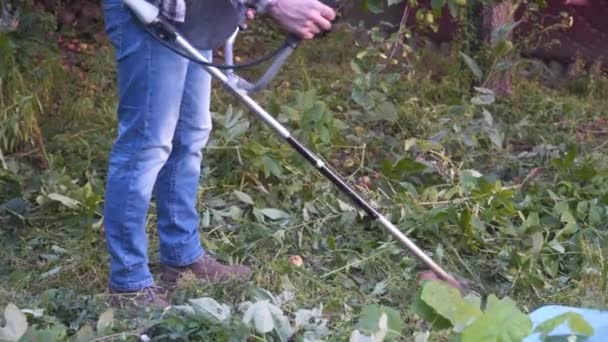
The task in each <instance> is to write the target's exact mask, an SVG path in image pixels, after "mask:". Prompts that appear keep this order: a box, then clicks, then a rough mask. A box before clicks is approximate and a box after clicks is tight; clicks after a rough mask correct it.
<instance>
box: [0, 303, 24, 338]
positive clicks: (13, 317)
mask: <svg viewBox="0 0 608 342" xmlns="http://www.w3.org/2000/svg"><path fill="white" fill-rule="evenodd" d="M4 321H5V322H6V325H5V326H3V327H0V341H8V342H13V341H19V339H20V338H21V337H22V336H23V335H24V334H25V332H26V331H27V327H28V324H27V317H25V314H23V312H21V310H19V308H18V307H17V306H16V305H15V304H13V303H9V304H8V305H7V306H6V308H4Z"/></svg>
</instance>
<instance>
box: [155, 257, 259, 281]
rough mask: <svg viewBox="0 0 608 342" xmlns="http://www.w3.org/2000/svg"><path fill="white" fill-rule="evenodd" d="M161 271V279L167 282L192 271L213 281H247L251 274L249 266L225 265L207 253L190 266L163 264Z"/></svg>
mask: <svg viewBox="0 0 608 342" xmlns="http://www.w3.org/2000/svg"><path fill="white" fill-rule="evenodd" d="M161 272H162V273H161V280H163V281H165V282H167V283H175V282H177V280H178V279H179V277H180V276H181V275H182V274H184V273H186V272H192V273H193V274H194V275H195V276H196V278H198V279H200V280H203V281H208V282H213V283H217V282H226V281H231V280H238V281H246V280H247V279H249V277H250V276H251V270H250V269H249V268H248V267H247V266H242V265H234V266H227V265H223V264H221V263H219V262H217V260H215V259H214V258H213V257H211V256H209V255H207V254H205V255H203V256H202V257H201V258H200V259H198V260H197V261H195V262H194V263H193V264H190V265H188V266H182V267H173V266H166V265H162V267H161Z"/></svg>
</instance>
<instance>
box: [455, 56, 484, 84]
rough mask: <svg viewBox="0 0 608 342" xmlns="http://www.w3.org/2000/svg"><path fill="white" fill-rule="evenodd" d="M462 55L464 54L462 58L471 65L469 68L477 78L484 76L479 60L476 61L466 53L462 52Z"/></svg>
mask: <svg viewBox="0 0 608 342" xmlns="http://www.w3.org/2000/svg"><path fill="white" fill-rule="evenodd" d="M460 56H462V59H463V60H464V62H465V64H466V65H467V66H468V67H469V69H471V71H472V72H473V75H475V77H477V79H481V78H482V77H483V72H482V71H481V68H480V67H479V65H478V64H477V62H475V60H473V58H471V57H469V56H468V55H466V54H465V53H462V52H460Z"/></svg>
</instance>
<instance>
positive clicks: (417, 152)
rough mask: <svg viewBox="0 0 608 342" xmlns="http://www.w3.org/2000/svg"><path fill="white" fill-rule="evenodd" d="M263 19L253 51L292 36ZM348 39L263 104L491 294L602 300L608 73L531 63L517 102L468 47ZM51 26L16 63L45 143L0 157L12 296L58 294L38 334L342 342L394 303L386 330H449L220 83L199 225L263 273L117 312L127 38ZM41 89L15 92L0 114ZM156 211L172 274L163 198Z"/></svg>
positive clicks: (342, 200) (3, 289) (404, 271)
mask: <svg viewBox="0 0 608 342" xmlns="http://www.w3.org/2000/svg"><path fill="white" fill-rule="evenodd" d="M260 30H261V29H260ZM262 32H264V33H267V35H261V36H254V34H253V33H249V34H245V35H244V36H243V37H242V40H241V41H240V43H239V44H240V45H239V46H238V47H237V49H240V50H239V51H243V50H245V49H246V48H247V47H248V46H251V45H256V46H277V44H278V43H279V42H280V41H279V40H277V37H276V35H274V33H273V32H269V31H263V30H262ZM353 37H354V35H352V34H351V33H350V32H349V31H348V30H346V29H345V28H343V29H341V30H337V31H336V32H334V33H333V34H332V35H330V36H328V37H326V38H324V39H322V40H319V41H314V42H307V43H305V44H303V45H302V46H301V47H300V48H299V49H298V50H297V51H296V53H295V54H294V55H293V56H292V58H291V59H290V61H289V63H288V64H287V65H286V66H285V68H284V69H283V70H282V72H281V73H280V74H279V76H278V77H277V78H276V79H275V80H274V81H273V83H272V85H271V86H270V87H269V88H268V89H267V90H265V91H264V92H262V93H260V94H257V95H256V96H255V98H256V99H257V100H258V101H259V102H260V103H261V104H262V105H263V106H264V107H265V108H267V109H268V110H269V112H271V113H272V114H274V115H276V116H277V117H278V118H280V120H281V122H283V123H284V124H285V126H286V127H288V128H289V129H290V130H291V131H293V133H294V136H295V137H297V139H299V140H300V141H302V142H303V143H305V144H306V145H307V146H309V147H310V148H311V149H312V150H313V151H315V152H316V153H318V154H319V155H321V156H323V157H324V158H325V159H326V160H327V161H328V163H329V164H330V165H331V166H332V167H333V168H334V169H336V170H337V171H338V172H339V173H340V174H342V175H343V176H344V177H345V178H346V179H347V180H348V181H349V182H350V183H351V184H353V186H354V187H355V188H356V189H357V191H359V192H360V193H361V194H362V196H364V197H365V198H366V199H368V200H369V201H370V202H371V203H372V204H373V205H374V206H376V207H377V208H378V209H379V210H380V211H381V212H382V213H385V214H386V215H387V217H388V218H389V219H390V220H391V221H392V222H394V223H395V224H396V225H398V227H399V228H400V229H402V230H403V232H404V233H406V234H408V236H410V237H411V238H412V239H414V241H415V242H416V243H417V244H419V245H420V246H421V247H422V248H423V249H424V250H425V251H426V252H428V253H429V254H430V255H431V256H432V257H433V258H434V259H435V260H436V261H437V262H439V263H440V264H441V265H443V266H444V267H445V268H446V269H448V270H449V271H450V272H452V273H453V274H455V275H456V276H458V277H460V278H463V279H467V280H468V281H469V284H470V285H471V287H472V289H474V290H475V291H476V292H478V293H479V294H480V295H481V296H482V297H483V298H484V301H485V299H486V298H487V297H488V296H490V295H496V296H497V297H498V298H503V297H506V296H508V297H510V298H512V299H513V300H514V302H515V303H516V306H517V308H518V310H521V312H524V313H527V312H529V311H531V310H533V309H535V308H537V307H538V306H539V305H542V304H544V303H564V304H571V305H582V306H586V307H603V306H605V303H606V294H607V292H606V279H607V277H606V276H607V274H608V273H607V270H608V267H607V266H606V265H607V264H606V262H605V255H606V254H605V253H606V252H605V248H604V245H605V242H604V239H605V234H606V233H605V232H606V228H608V226H607V225H608V224H607V223H606V222H608V220H607V217H608V190H607V189H608V173H607V171H606V170H607V169H608V159H607V158H606V155H605V152H606V150H607V149H606V143H605V141H606V140H605V139H606V136H607V135H608V129H607V127H608V124H607V121H606V120H607V119H606V118H608V115H607V114H606V108H607V106H606V105H607V104H608V102H607V97H606V94H608V92H607V89H608V88H606V85H607V84H608V83H607V81H606V79H605V78H604V76H603V75H601V74H599V73H592V72H584V71H581V72H580V73H579V74H578V75H574V76H572V78H570V79H568V80H565V81H561V82H552V87H548V86H547V84H546V83H544V81H543V80H544V79H545V78H546V74H545V72H544V71H543V70H542V68H538V66H537V64H535V62H534V61H526V60H521V63H520V64H521V65H523V66H525V67H520V68H516V69H514V70H513V72H514V73H515V75H516V76H515V77H514V85H513V95H512V96H511V97H509V98H498V99H496V98H494V97H493V96H492V95H491V94H489V93H488V92H487V90H485V89H479V88H477V89H475V88H473V87H472V86H471V85H473V86H475V85H476V84H475V82H476V81H475V78H474V77H473V75H472V74H471V72H470V70H469V68H467V64H466V63H465V62H463V59H462V55H460V54H459V53H458V51H459V50H458V49H459V46H458V44H454V45H453V46H452V51H450V52H449V54H448V55H442V54H440V53H438V52H434V51H432V50H423V51H422V50H421V51H417V52H416V53H412V54H410V55H409V56H408V57H407V58H405V59H400V60H399V61H398V63H397V64H395V65H393V64H390V63H389V64H388V65H387V66H386V67H385V68H383V69H381V70H380V71H378V69H375V68H376V67H377V66H379V65H380V63H384V62H385V60H384V59H383V58H382V56H380V55H377V54H375V52H377V50H375V49H369V50H367V49H365V48H363V47H359V46H357V44H355V43H356V42H355V41H354V38H353ZM98 38H99V37H98ZM66 40H67V41H68V45H69V44H70V43H71V44H72V45H74V46H75V45H76V43H79V42H73V41H72V40H70V38H68V37H64V38H63V42H64V43H61V45H65V41H66ZM56 41H57V37H55V36H47V39H46V40H45V39H40V40H36V41H33V42H32V41H30V42H28V43H27V44H25V43H23V44H22V45H18V46H17V47H16V49H17V50H14V51H26V49H27V51H30V52H31V51H38V54H36V53H31V54H29V55H27V56H25V57H24V56H23V55H19V56H20V58H21V59H19V60H18V63H16V65H18V66H17V67H15V69H11V70H12V73H11V72H9V75H13V77H6V78H5V79H6V80H7V82H9V81H10V82H18V81H16V79H18V77H14V76H15V75H21V76H22V79H23V82H26V83H27V82H29V83H27V84H26V86H24V88H23V89H25V90H29V91H31V92H32V93H33V94H34V95H35V96H36V97H35V98H36V100H37V101H38V105H39V106H38V107H39V108H40V110H39V113H38V116H37V120H38V121H37V125H38V126H39V127H40V129H41V132H42V136H43V137H44V146H45V150H44V151H45V154H46V158H45V156H44V154H43V153H41V149H40V148H39V147H40V146H38V145H36V141H35V142H34V144H33V146H38V148H31V149H30V151H34V152H27V151H28V148H27V147H28V146H30V145H26V146H25V147H24V148H22V149H21V150H19V151H14V152H12V153H6V154H4V155H0V159H1V164H0V165H1V166H2V167H1V168H0V203H1V204H0V227H1V228H0V237H1V239H2V245H3V248H2V249H1V250H0V259H1V260H2V263H0V307H5V306H7V305H8V304H9V303H14V304H15V305H16V306H17V307H18V308H20V309H30V310H36V309H44V311H43V312H42V313H41V314H39V315H38V314H36V311H29V312H28V313H27V315H28V316H27V317H28V328H29V329H30V330H29V331H28V334H29V336H30V340H44V339H43V338H42V337H40V336H42V334H47V337H48V336H61V338H62V339H67V340H73V339H78V338H80V340H83V341H84V340H97V341H101V340H112V339H113V338H120V337H121V336H124V337H128V338H130V339H131V340H137V336H140V335H142V334H146V335H147V336H148V337H150V338H153V339H156V340H167V339H177V340H179V339H181V340H186V339H190V340H197V339H198V340H205V339H206V340H209V339H211V340H228V338H229V336H249V337H248V338H249V340H251V341H264V340H277V341H278V340H280V337H281V336H283V337H285V336H287V335H290V334H291V333H294V331H293V330H290V329H295V328H296V327H297V328H298V329H300V330H299V331H298V332H295V335H294V336H298V338H299V339H295V340H303V338H304V336H306V337H307V338H308V340H310V341H312V340H315V338H319V339H324V340H331V341H334V340H335V341H342V340H348V339H349V338H350V337H351V336H352V334H353V331H355V330H358V331H360V332H361V334H366V335H371V334H372V333H374V332H377V331H378V330H382V329H380V328H381V326H382V324H381V322H382V319H381V317H382V313H386V314H387V317H388V323H387V324H388V328H389V330H391V331H390V333H391V334H393V335H392V336H389V338H396V339H398V340H403V341H410V340H416V341H422V340H424V339H425V338H428V339H429V340H432V341H435V340H437V341H440V340H448V339H449V337H448V336H451V335H452V334H453V333H454V332H453V331H452V330H451V329H447V330H442V331H433V332H432V333H431V334H430V335H429V336H427V335H426V333H427V331H428V329H429V327H430V326H431V324H432V322H429V321H428V320H425V319H423V318H424V317H423V315H421V314H420V307H418V309H416V308H415V305H413V304H415V303H418V304H419V303H420V302H419V301H416V299H417V298H418V297H419V293H418V291H419V288H420V287H419V286H418V284H417V283H416V281H415V279H416V273H417V272H419V271H421V270H423V268H422V265H421V264H420V263H419V262H418V261H417V260H416V259H415V258H413V256H412V255H411V254H410V253H408V251H407V250H404V249H403V248H401V247H400V245H399V244H397V243H396V242H395V241H394V240H392V239H390V238H389V236H388V234H387V233H386V232H385V231H383V228H382V226H380V225H378V224H377V223H375V222H373V221H372V220H370V219H369V218H367V217H366V216H365V215H364V214H363V212H361V211H360V210H359V209H358V208H356V207H355V206H354V205H353V204H352V203H351V202H349V200H348V198H346V197H344V196H343V195H342V194H341V193H340V192H338V191H337V189H336V188H335V187H334V186H333V185H332V184H331V183H330V182H329V181H328V180H327V179H325V178H323V177H322V176H321V175H320V174H319V173H318V172H317V171H316V170H315V169H314V168H313V167H311V166H310V165H308V164H307V163H306V162H305V161H304V160H303V159H302V158H301V157H300V156H299V155H298V154H297V153H296V152H295V151H294V150H292V149H291V148H290V147H289V146H288V145H286V144H285V143H284V142H282V141H281V140H280V139H279V138H278V137H277V136H276V135H275V134H274V132H273V131H271V130H270V129H269V128H268V127H266V126H265V125H264V124H263V122H262V121H261V120H259V119H258V118H256V117H255V116H254V115H253V113H250V112H248V111H246V110H245V109H244V108H243V107H242V106H241V105H240V104H238V103H237V102H236V101H234V99H233V98H231V97H230V95H229V94H228V93H226V92H225V90H223V89H222V88H221V87H216V88H215V90H214V93H213V111H214V132H213V137H212V139H211V141H210V142H209V145H208V146H207V148H206V149H205V151H204V155H205V161H204V163H203V165H202V166H201V167H202V168H203V175H204V176H203V179H202V180H201V183H200V187H199V194H200V204H199V211H200V214H201V227H200V229H201V233H202V238H203V242H204V244H205V247H206V248H208V249H209V250H213V251H214V252H216V253H217V255H218V257H219V258H220V259H222V260H224V261H226V262H243V263H245V264H248V265H250V266H251V267H252V268H253V269H254V275H253V278H252V280H251V282H250V283H248V284H244V285H242V284H241V285H238V284H235V285H230V286H224V285H221V286H218V285H213V284H211V285H209V284H199V283H197V282H196V281H194V280H192V279H188V278H185V279H184V280H183V281H182V282H181V283H180V286H179V288H178V289H177V291H176V292H174V293H173V294H172V296H171V299H172V301H173V303H174V304H176V305H182V306H181V307H179V308H178V309H181V310H182V311H177V313H172V312H168V313H164V314H163V313H161V312H154V311H149V310H146V309H144V308H126V309H124V310H118V311H107V310H108V309H107V306H106V304H105V301H104V299H105V291H106V287H107V270H108V267H107V261H108V255H107V252H106V249H105V242H104V239H103V224H102V223H103V217H102V216H101V213H102V210H101V208H102V205H103V188H104V174H105V167H106V161H107V155H108V151H109V148H110V146H111V143H112V139H113V138H114V135H115V133H116V119H115V105H116V89H115V82H114V76H115V71H114V69H113V67H114V65H113V59H112V57H113V56H112V53H113V51H112V49H111V47H110V46H109V45H108V44H107V42H105V41H96V42H93V43H94V44H93V45H92V47H91V46H87V47H86V48H85V49H84V52H82V51H80V52H67V51H66V50H64V49H60V50H57V49H58V48H57V44H56V43H55V42H56ZM87 42H88V41H87ZM28 44H30V45H28ZM336 47H340V48H339V49H338V48H336ZM36 49H37V50H36ZM268 49H270V47H269V48H268ZM71 50H78V49H71ZM81 50H82V49H81ZM11 51H13V50H11ZM362 51H367V52H366V53H363V52H362ZM240 55H241V56H242V58H243V59H247V58H250V57H253V56H251V55H249V54H245V53H240ZM59 56H61V57H59ZM55 57H57V58H56V59H55ZM36 61H38V62H36ZM257 70H259V69H256V70H254V71H257ZM254 71H250V72H248V73H247V74H248V75H250V76H251V75H255V72H254ZM541 74H542V75H541ZM524 75H525V76H524ZM15 84H17V83H15ZM216 84H217V83H216ZM4 92H5V93H6V92H7V90H6V88H5V89H4ZM25 95H26V94H21V93H19V94H12V97H10V98H9V97H6V98H5V99H4V100H3V101H4V102H0V104H2V106H3V107H2V108H1V109H2V111H3V112H0V114H2V115H8V113H9V112H10V106H8V105H7V104H8V103H11V102H9V101H15V103H18V101H17V99H20V100H21V101H23V102H20V103H21V104H23V103H26V101H28V100H29V99H30V98H28V97H26V96H25ZM19 96H21V97H19ZM41 155H42V156H41ZM41 159H43V160H45V161H46V162H48V166H46V164H47V163H40V160H41ZM148 223H149V224H148V231H149V238H150V257H151V259H150V264H151V267H152V268H153V270H157V269H158V265H159V264H158V256H157V243H156V242H157V239H156V234H155V216H154V203H152V207H151V210H150V216H149V221H148ZM300 259H301V265H300V262H299V261H300ZM449 298H452V299H450V300H454V301H456V300H457V299H455V298H454V297H449ZM423 299H424V296H423ZM265 300H266V301H265ZM426 304H428V305H430V306H431V307H433V309H435V311H437V312H439V313H441V308H440V307H438V306H433V305H434V304H433V303H431V302H427V303H426ZM435 304H436V303H435ZM223 305H226V306H223ZM228 311H229V312H230V316H229V317H228ZM188 312H190V313H188ZM104 313H105V314H104ZM250 314H253V316H255V317H256V319H254V320H251V321H249V320H248V319H247V318H248V317H249V315H250ZM16 316H17V315H16V314H7V315H6V317H5V320H6V321H7V322H10V321H11V319H12V318H14V317H16ZM11 317H12V318H11ZM443 317H444V318H447V319H448V320H450V321H451V319H450V317H447V316H446V315H443ZM224 319H225V320H224ZM286 320H287V321H286ZM311 322H313V323H314V322H316V323H318V324H313V323H311ZM452 323H453V322H452ZM393 330H394V331H393ZM37 334H38V335H37ZM395 334H396V335H395ZM48 340H54V338H49V339H48ZM361 340H362V339H361Z"/></svg>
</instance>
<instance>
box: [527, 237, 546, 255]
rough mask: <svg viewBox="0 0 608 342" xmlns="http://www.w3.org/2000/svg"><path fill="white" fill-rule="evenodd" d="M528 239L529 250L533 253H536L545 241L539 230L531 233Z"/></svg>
mask: <svg viewBox="0 0 608 342" xmlns="http://www.w3.org/2000/svg"><path fill="white" fill-rule="evenodd" d="M530 240H531V243H532V250H531V252H532V253H534V254H538V253H540V251H541V250H542V249H543V245H544V243H545V239H544V238H543V234H542V233H541V232H536V233H534V234H532V235H530Z"/></svg>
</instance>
